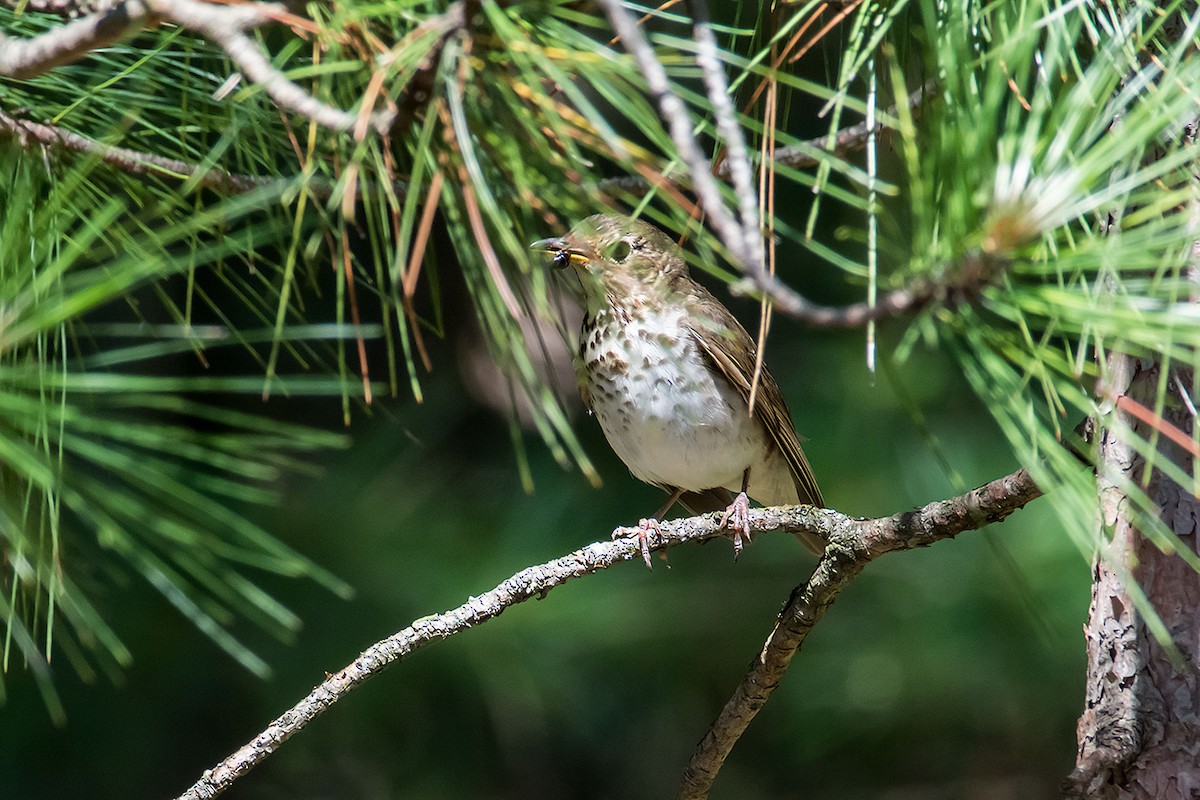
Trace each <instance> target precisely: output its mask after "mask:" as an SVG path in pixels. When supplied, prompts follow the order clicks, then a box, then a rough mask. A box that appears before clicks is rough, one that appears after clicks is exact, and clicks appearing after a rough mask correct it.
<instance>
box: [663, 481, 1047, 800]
mask: <svg viewBox="0 0 1200 800" xmlns="http://www.w3.org/2000/svg"><path fill="white" fill-rule="evenodd" d="M1041 494H1042V491H1041V489H1039V488H1038V487H1037V485H1036V484H1035V483H1034V482H1033V479H1032V478H1030V477H1029V473H1028V472H1026V471H1025V470H1024V469H1020V470H1017V471H1016V472H1014V473H1012V474H1011V475H1006V476H1004V477H1003V478H997V479H996V480H994V481H992V482H991V483H987V484H984V485H983V486H980V487H979V488H978V489H975V490H973V491H970V492H967V493H966V494H964V495H961V496H959V497H955V498H952V499H950V500H942V501H939V502H935V503H930V504H929V505H927V506H925V507H924V508H920V509H917V510H916V511H906V512H904V513H901V514H895V515H893V516H891V517H883V518H880V519H873V520H860V519H853V518H850V517H843V516H842V515H840V514H835V512H820V513H825V514H830V515H834V516H830V517H827V522H828V525H827V526H822V527H823V530H813V531H812V532H814V533H818V534H820V535H822V536H827V537H828V541H829V545H828V546H827V547H826V548H825V553H824V554H823V555H822V556H821V560H820V561H819V562H818V563H817V567H816V569H815V570H814V571H813V574H812V576H811V577H810V578H809V579H808V582H807V583H805V584H803V585H802V586H797V587H796V588H795V589H794V590H793V591H792V596H791V598H790V599H789V600H788V602H787V605H786V606H784V609H783V611H781V612H780V613H779V618H778V619H777V620H776V622H775V629H774V630H773V631H771V635H770V636H768V637H767V641H766V644H765V645H764V646H763V649H762V652H761V653H759V655H758V656H757V657H756V658H755V660H754V662H753V663H752V664H751V665H750V669H749V670H748V671H747V673H746V675H745V677H744V678H743V679H742V682H741V684H740V685H739V686H738V687H737V689H736V690H735V691H734V693H733V696H732V697H731V698H730V699H729V701H728V702H726V704H725V707H724V708H723V709H722V710H721V713H720V715H719V716H718V717H717V719H716V721H715V722H713V724H712V727H711V728H710V729H709V731H708V733H706V734H705V735H704V738H703V739H702V740H701V741H700V744H699V745H698V746H697V748H696V751H695V753H693V755H692V759H691V761H690V762H689V763H688V766H687V768H686V769H685V770H684V773H683V780H682V785H681V787H680V790H679V797H680V798H681V800H684V799H685V798H686V800H701V798H705V797H707V796H708V790H709V789H710V788H711V786H712V783H713V780H714V779H715V778H716V776H717V772H718V771H719V770H720V769H721V765H722V764H723V763H725V759H726V757H728V755H729V753H730V751H731V750H732V749H733V746H734V745H735V744H736V743H737V740H738V739H739V738H741V735H742V733H743V732H745V730H746V728H747V726H749V724H750V722H751V720H753V719H754V717H755V715H756V714H757V713H758V711H759V709H761V708H762V707H763V706H764V705H765V704H766V702H767V700H768V699H769V698H770V696H771V694H772V692H774V691H775V688H776V687H777V686H778V685H779V682H780V681H781V680H782V679H783V674H784V673H785V672H786V671H787V668H788V664H790V663H791V660H792V657H793V656H794V655H795V654H796V651H797V650H799V648H800V645H801V644H803V643H804V640H805V638H806V637H807V636H808V633H809V631H811V630H812V629H813V626H815V625H816V624H817V623H818V622H819V621H820V620H821V618H822V617H823V616H825V612H826V611H827V610H828V609H829V606H831V605H832V604H833V601H834V600H836V599H837V596H838V594H839V593H841V591H842V589H844V588H846V586H847V585H849V583H850V581H851V580H853V579H854V577H855V576H856V575H857V574H858V573H859V572H861V571H862V569H863V567H865V566H866V565H867V564H869V563H870V562H871V561H873V560H875V559H876V558H878V557H879V556H881V555H883V554H885V553H890V552H892V551H895V550H911V549H913V548H916V547H927V546H929V545H931V544H933V543H934V542H937V541H940V540H941V539H948V538H951V537H954V536H957V535H958V534H960V533H962V532H964V531H969V530H975V529H978V528H981V527H983V526H984V525H987V524H989V523H992V522H999V521H1000V520H1002V519H1004V518H1005V517H1007V516H1009V515H1010V514H1012V513H1013V512H1014V511H1016V510H1017V509H1019V508H1021V507H1022V506H1024V505H1025V504H1026V503H1028V502H1030V501H1031V500H1035V499H1037V498H1038V497H1040V496H1041Z"/></svg>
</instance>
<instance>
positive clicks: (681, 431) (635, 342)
mask: <svg viewBox="0 0 1200 800" xmlns="http://www.w3.org/2000/svg"><path fill="white" fill-rule="evenodd" d="M531 247H532V248H533V249H535V250H538V251H541V252H542V253H544V254H546V256H548V258H549V261H550V264H551V266H552V267H555V268H557V269H559V270H567V269H571V270H573V271H574V272H575V273H576V274H577V275H578V277H579V289H580V290H581V291H580V299H581V302H582V305H583V310H584V317H583V322H582V325H581V328H580V340H579V351H578V374H579V383H580V395H581V396H582V398H583V401H584V404H585V405H586V406H587V407H588V408H589V410H590V411H591V412H592V413H593V414H594V416H595V417H596V419H597V420H598V421H599V423H600V427H601V429H602V430H603V432H604V436H605V438H606V439H607V440H608V443H609V445H610V446H611V447H612V449H613V450H614V451H615V452H616V454H617V456H618V457H620V459H621V461H623V462H624V463H625V466H627V467H628V468H629V471H630V472H631V473H632V474H633V476H634V477H636V478H638V479H639V480H641V481H643V482H645V483H649V484H652V485H654V486H658V487H660V488H661V489H663V490H664V491H666V492H667V494H668V498H669V499H668V500H667V502H666V504H665V505H664V506H663V507H662V509H660V510H659V512H658V513H657V514H655V516H654V517H652V518H648V519H642V520H640V521H639V523H638V526H637V528H632V527H629V528H625V527H622V528H619V529H618V531H617V533H616V534H615V536H620V535H626V534H629V533H636V534H637V535H638V537H639V540H640V542H641V551H642V557H643V559H644V560H645V562H646V565H647V566H650V552H649V547H648V544H647V536H648V532H649V531H650V530H653V531H655V532H658V533H661V530H660V529H659V525H658V521H659V519H661V518H662V517H663V515H664V514H665V513H667V511H669V510H670V508H671V507H672V506H673V505H674V504H675V503H676V502H679V503H680V504H681V505H683V506H684V507H685V508H686V509H687V510H689V511H690V512H692V513H705V512H708V511H723V512H724V513H723V514H722V517H721V527H722V528H725V529H727V530H728V531H729V532H730V535H731V537H732V539H733V546H734V555H735V558H736V556H737V555H738V554H740V553H741V550H742V547H743V541H746V542H748V541H749V540H750V525H749V499H750V498H753V499H754V500H755V501H757V502H759V503H762V504H763V505H767V506H775V505H790V504H796V503H801V504H809V505H813V506H817V507H824V500H823V499H822V497H821V491H820V489H819V488H818V487H817V482H816V479H815V478H814V476H813V472H812V467H811V466H809V463H808V459H807V458H806V457H805V455H804V450H803V449H802V448H801V446H800V438H799V436H798V435H797V433H796V429H795V427H794V425H793V423H792V417H791V414H790V412H789V411H788V407H787V403H786V402H785V401H784V398H783V394H782V392H781V391H780V389H779V385H778V384H777V383H776V382H775V378H774V377H773V376H772V375H771V373H770V372H769V371H768V370H767V369H766V367H765V366H763V367H762V369H761V371H760V372H759V374H758V379H757V383H758V386H757V390H754V389H753V385H754V382H755V378H754V371H755V361H756V358H757V347H756V345H755V341H754V339H753V338H751V336H750V334H748V333H747V332H746V329H745V328H743V327H742V326H741V324H740V323H739V322H738V321H737V318H736V317H734V315H733V314H732V313H731V312H730V311H729V309H727V308H726V307H725V306H724V305H723V304H722V303H721V302H720V301H719V300H718V299H717V298H716V297H714V296H713V295H712V293H711V292H709V291H708V290H707V289H705V288H704V287H703V286H702V285H700V284H699V283H697V282H696V281H695V280H694V279H693V278H692V277H691V275H689V273H688V268H687V263H686V262H685V260H684V257H683V253H682V251H681V250H680V248H679V246H678V245H677V244H676V243H675V242H674V241H673V240H672V239H671V238H670V237H669V236H667V235H666V234H665V233H663V232H662V231H661V230H659V229H658V228H656V227H654V226H653V225H651V224H650V223H648V222H645V221H643V220H638V219H631V218H629V217H624V216H619V215H616V214H597V215H594V216H591V217H588V218H587V219H585V220H583V221H582V222H580V223H578V224H577V225H575V226H574V227H573V228H572V229H571V230H570V232H569V233H567V234H566V235H564V236H562V237H560V238H550V239H542V240H540V241H538V242H535V243H534V244H533V245H531ZM752 393H753V394H754V395H755V398H754V406H753V410H752V409H751V406H750V398H751V395H752ZM797 536H798V537H799V538H801V540H802V541H803V542H804V543H805V544H806V545H808V547H809V549H811V550H812V551H813V552H815V553H820V552H822V551H823V550H824V546H825V544H824V542H823V540H821V539H820V537H818V536H816V535H814V534H810V533H808V534H797Z"/></svg>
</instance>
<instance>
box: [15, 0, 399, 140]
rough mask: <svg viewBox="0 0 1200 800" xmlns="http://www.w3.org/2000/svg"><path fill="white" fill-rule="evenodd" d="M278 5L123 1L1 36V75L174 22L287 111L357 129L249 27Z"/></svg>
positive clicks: (379, 126)
mask: <svg viewBox="0 0 1200 800" xmlns="http://www.w3.org/2000/svg"><path fill="white" fill-rule="evenodd" d="M286 13H287V11H286V9H285V8H284V7H283V6H281V5H278V4H274V3H255V2H246V3H237V4H233V5H227V4H221V5H214V4H211V3H206V2H202V0H123V2H120V3H119V4H117V5H114V6H113V7H112V8H111V9H109V10H103V11H99V12H97V13H95V14H91V15H90V16H87V17H83V18H81V19H78V20H75V21H73V22H69V23H67V24H65V25H63V26H62V27H59V28H55V29H54V30H50V31H47V32H45V33H43V34H40V35H38V36H35V37H33V38H31V39H24V40H13V39H10V38H8V37H5V36H3V35H0V76H6V77H10V78H19V79H25V78H32V77H35V76H37V75H41V74H42V73H44V72H47V71H49V70H51V69H53V68H55V67H58V66H62V65H63V64H69V63H71V62H73V61H78V60H79V59H81V58H84V57H85V56H87V55H88V54H89V53H90V52H91V51H93V50H95V49H97V48H99V47H104V46H106V45H109V44H112V43H113V42H116V41H119V40H120V39H122V38H124V37H126V36H128V35H130V34H133V33H136V32H137V31H139V30H141V29H143V28H146V27H151V26H153V25H158V24H161V23H163V22H172V23H174V24H176V25H179V26H181V27H184V28H187V29H189V30H192V31H194V32H196V33H197V34H199V35H200V36H203V37H204V38H205V39H207V40H209V41H210V42H212V43H213V44H215V45H216V46H217V47H220V48H221V49H222V50H224V51H225V54H226V55H227V56H229V58H230V59H231V60H232V61H233V62H234V63H235V64H237V66H238V68H239V69H240V70H241V71H242V73H243V74H244V75H245V76H246V77H247V78H248V79H249V80H250V81H251V82H253V83H254V84H256V85H258V86H260V87H262V89H263V91H265V92H266V93H267V95H268V96H269V97H270V98H271V99H272V100H274V101H275V103H276V105H278V106H279V107H280V108H282V109H284V110H285V111H290V112H292V113H295V114H299V115H301V116H303V117H307V118H308V119H311V120H312V121H314V122H316V123H317V124H318V125H322V126H324V127H326V128H330V129H332V130H337V131H346V130H350V129H351V128H353V127H354V125H355V124H356V122H357V121H358V115H357V114H354V113H350V112H348V111H343V110H341V109H339V108H334V107H333V106H331V105H329V104H327V103H324V102H322V101H320V100H318V99H317V98H315V97H313V96H312V95H311V94H309V93H308V92H306V91H305V90H304V89H302V88H300V87H299V86H297V85H296V84H295V83H293V82H292V81H290V80H289V79H288V78H287V76H286V75H284V74H283V73H282V72H280V71H279V70H277V69H276V68H275V67H274V66H272V65H271V62H270V60H268V59H267V57H266V55H265V54H264V53H263V51H262V50H261V49H260V48H259V46H258V44H257V43H256V42H254V41H253V40H252V39H251V38H250V37H249V36H247V35H246V33H245V32H246V31H247V30H249V29H253V28H258V27H261V26H263V25H266V24H267V23H270V22H274V21H276V20H277V19H279V18H281V17H282V16H283V15H284V14H286ZM392 117H393V115H392V114H391V113H389V112H376V113H375V114H372V115H371V118H370V120H371V126H372V127H373V128H374V129H375V130H376V131H377V132H381V131H384V130H386V129H387V128H388V127H389V126H390V124H391V121H392Z"/></svg>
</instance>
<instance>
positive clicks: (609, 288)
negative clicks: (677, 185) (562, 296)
mask: <svg viewBox="0 0 1200 800" xmlns="http://www.w3.org/2000/svg"><path fill="white" fill-rule="evenodd" d="M531 247H532V248H533V249H535V250H541V251H542V252H544V253H546V254H548V255H549V257H550V263H551V265H552V266H554V267H556V268H558V269H566V268H567V267H573V268H574V269H575V271H576V272H577V273H578V274H579V278H580V282H581V283H582V285H583V291H584V295H585V300H586V301H588V302H589V304H590V303H591V302H593V301H599V300H601V299H603V298H604V297H605V296H609V297H613V298H617V299H622V298H629V297H637V296H641V295H646V294H650V293H656V292H665V291H667V290H668V289H669V286H670V283H671V281H672V279H674V278H677V277H679V276H683V275H687V265H686V263H685V262H684V260H683V254H682V253H680V251H679V246H678V245H676V244H675V242H673V241H672V240H671V239H670V237H668V236H667V235H666V234H665V233H663V232H662V231H660V230H659V229H658V228H656V227H654V226H653V225H651V224H649V223H647V222H642V221H641V220H637V219H630V218H628V217H621V216H617V215H615V214H596V215H594V216H591V217H588V218H587V219H585V220H583V221H582V222H580V223H579V224H578V225H576V226H575V227H574V228H572V229H571V231H570V233H568V234H567V235H566V236H563V237H562V238H554V239H542V240H541V241H539V242H534V243H533V245H531Z"/></svg>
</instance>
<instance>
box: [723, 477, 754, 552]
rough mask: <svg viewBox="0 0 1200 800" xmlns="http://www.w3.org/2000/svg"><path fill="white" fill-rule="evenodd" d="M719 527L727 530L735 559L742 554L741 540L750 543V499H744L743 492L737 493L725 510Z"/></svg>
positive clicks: (744, 494)
mask: <svg viewBox="0 0 1200 800" xmlns="http://www.w3.org/2000/svg"><path fill="white" fill-rule="evenodd" d="M720 527H722V528H728V529H729V534H730V536H732V537H733V557H734V559H736V558H737V557H738V556H740V555H741V554H742V542H743V540H744V541H746V542H749V541H750V498H748V497H746V493H745V492H739V493H738V496H737V497H735V498H733V502H732V503H730V504H729V508H727V509H725V513H724V514H722V515H721V523H720Z"/></svg>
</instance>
